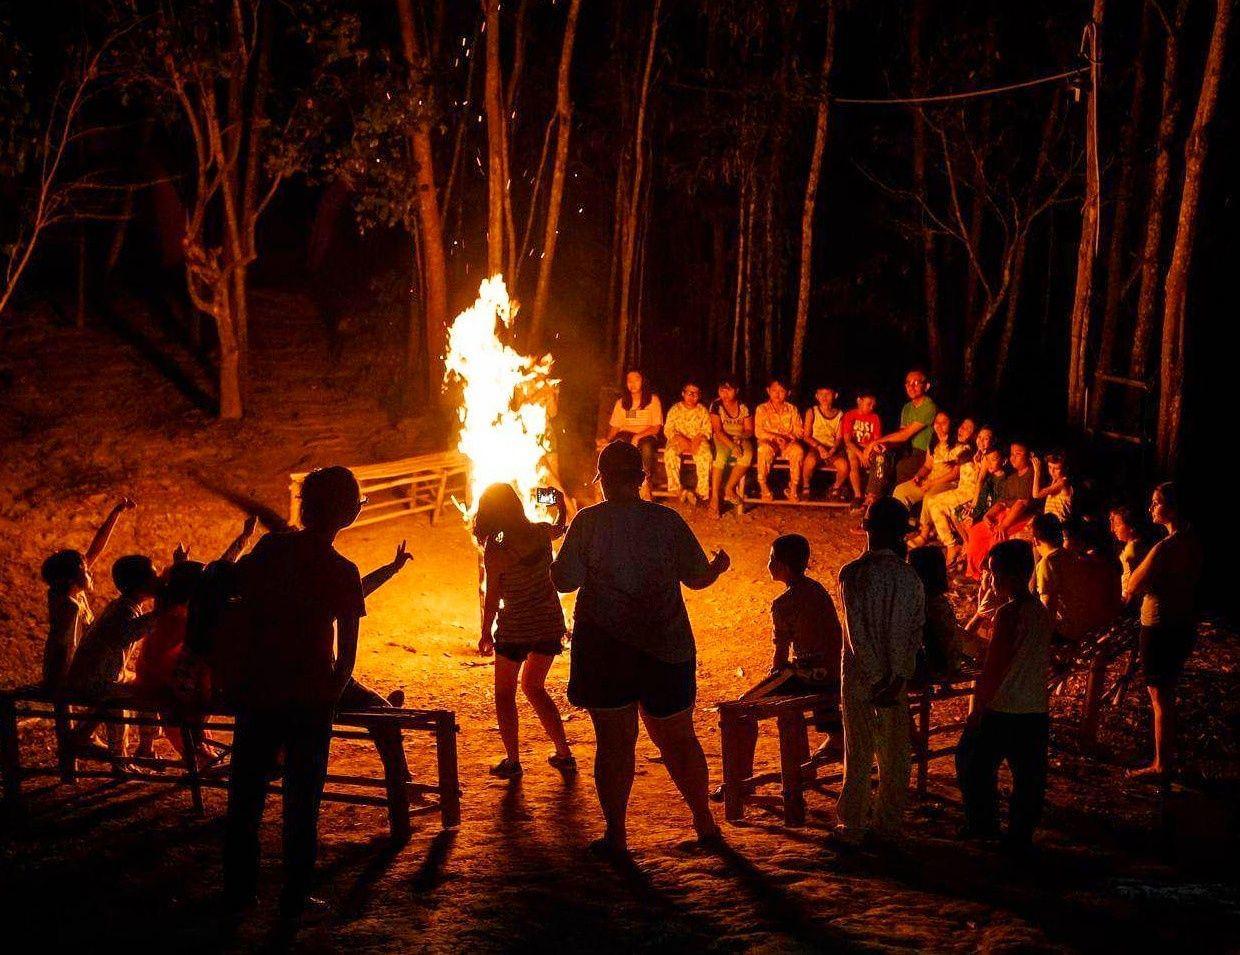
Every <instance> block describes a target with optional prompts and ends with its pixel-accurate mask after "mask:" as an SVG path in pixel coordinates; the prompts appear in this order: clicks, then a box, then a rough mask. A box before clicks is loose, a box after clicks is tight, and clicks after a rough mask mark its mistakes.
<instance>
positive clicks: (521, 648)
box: [495, 640, 564, 663]
mask: <svg viewBox="0 0 1240 955" xmlns="http://www.w3.org/2000/svg"><path fill="white" fill-rule="evenodd" d="M495 652H496V654H497V655H498V656H501V657H503V658H504V659H505V660H511V661H512V662H513V663H524V662H525V659H526V657H528V656H529V655H530V654H531V653H541V654H542V655H543V656H546V657H555V656H559V655H560V654H561V653H563V652H564V644H563V643H561V642H560V641H559V640H539V641H538V642H536V643H505V642H504V641H503V640H497V641H496V642H495Z"/></svg>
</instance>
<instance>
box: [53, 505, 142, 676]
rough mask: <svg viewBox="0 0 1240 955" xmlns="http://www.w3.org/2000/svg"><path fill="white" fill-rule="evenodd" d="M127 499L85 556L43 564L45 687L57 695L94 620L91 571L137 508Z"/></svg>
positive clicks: (71, 554)
mask: <svg viewBox="0 0 1240 955" xmlns="http://www.w3.org/2000/svg"><path fill="white" fill-rule="evenodd" d="M133 506H134V505H133V501H131V500H130V499H129V498H123V499H122V500H121V501H119V502H118V503H117V504H116V506H114V507H113V508H112V510H111V511H109V512H108V516H107V517H105V518H104V520H103V523H102V524H100V525H99V529H98V530H97V531H95V536H94V538H93V539H92V540H91V542H90V546H89V547H87V548H86V553H85V554H83V553H81V552H80V551H76V550H62V551H57V552H56V553H55V554H52V556H51V557H49V558H48V559H47V560H45V561H44V562H43V567H42V569H41V571H40V575H41V576H42V578H43V582H44V583H45V584H47V643H46V644H45V645H44V647H43V688H44V689H46V690H48V691H51V692H54V691H55V690H58V689H59V688H60V687H61V685H62V684H63V683H64V680H65V676H66V675H68V672H69V661H70V660H72V659H73V654H74V651H76V650H77V646H78V638H79V636H80V634H81V629H82V626H83V625H86V626H90V624H91V622H92V621H93V620H94V617H93V616H92V615H91V612H90V603H89V602H88V600H87V595H88V594H89V593H90V590H91V585H92V581H91V577H90V568H91V565H93V564H94V562H95V560H96V558H98V557H99V555H100V554H102V553H103V551H104V548H106V547H107V546H108V540H109V538H111V536H112V531H113V529H114V528H115V527H116V522H117V520H118V519H119V518H120V516H121V514H122V513H124V512H125V511H127V510H130V509H131V508H132V507H133Z"/></svg>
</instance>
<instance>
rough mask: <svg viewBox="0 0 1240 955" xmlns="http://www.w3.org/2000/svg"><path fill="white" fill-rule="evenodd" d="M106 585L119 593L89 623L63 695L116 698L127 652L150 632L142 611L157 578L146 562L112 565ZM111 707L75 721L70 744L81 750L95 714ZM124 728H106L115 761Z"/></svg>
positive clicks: (133, 559) (136, 559)
mask: <svg viewBox="0 0 1240 955" xmlns="http://www.w3.org/2000/svg"><path fill="white" fill-rule="evenodd" d="M112 582H113V583H114V584H115V585H116V589H117V590H118V591H119V592H120V596H118V597H117V598H116V599H115V600H113V601H112V602H111V603H110V604H108V606H107V607H105V608H104V610H103V612H102V613H101V614H99V616H98V617H97V618H95V622H94V623H92V624H91V625H90V627H89V629H87V631H86V633H85V634H84V635H83V636H82V642H81V643H80V644H78V648H77V652H76V653H74V654H73V661H72V662H71V663H70V664H69V672H68V673H67V674H66V676H65V681H64V687H65V689H66V691H68V692H69V693H72V694H75V695H77V696H83V697H87V698H90V699H95V700H99V701H100V702H101V703H105V702H107V700H108V699H109V698H110V697H115V696H118V695H119V694H118V693H117V691H118V690H119V689H120V687H121V674H122V673H123V672H124V670H125V660H126V658H127V657H128V655H129V648H130V647H132V646H133V645H134V644H135V643H137V642H138V641H139V640H140V639H142V637H144V636H146V634H147V633H149V632H150V630H151V628H152V627H153V626H154V625H155V621H156V615H155V614H154V613H150V612H145V610H144V608H145V606H146V604H147V601H149V600H152V599H153V598H154V597H155V595H156V594H157V593H158V592H159V574H158V572H157V571H156V570H155V565H154V564H153V563H151V559H150V558H149V557H143V556H141V555H138V554H130V555H129V556H127V557H122V558H120V559H119V560H117V561H116V563H114V564H113V565H112ZM115 709H116V708H115V707H106V706H105V707H101V708H100V709H99V710H97V711H95V713H94V714H92V715H93V716H94V717H95V718H93V719H92V718H91V716H88V717H87V718H86V719H84V720H82V721H80V722H79V723H78V725H77V726H76V728H75V730H74V737H73V743H74V745H77V746H81V745H84V744H85V743H87V742H88V741H89V740H90V737H91V735H92V734H93V733H94V731H95V728H96V727H97V726H98V725H99V720H98V718H97V717H98V715H99V714H101V713H103V712H107V711H109V710H115ZM125 736H126V733H125V727H124V726H111V725H109V726H108V749H109V751H110V752H111V754H112V755H113V756H115V757H123V756H124V755H125Z"/></svg>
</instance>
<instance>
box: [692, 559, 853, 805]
mask: <svg viewBox="0 0 1240 955" xmlns="http://www.w3.org/2000/svg"><path fill="white" fill-rule="evenodd" d="M809 556H810V551H809V541H808V540H806V539H805V538H804V537H802V536H801V535H800V534H784V535H783V536H782V537H777V538H775V541H774V542H773V543H772V544H771V555H770V558H769V560H768V561H767V565H766V566H767V571H768V572H769V573H770V575H771V579H772V580H774V581H777V582H778V583H781V584H783V585H784V591H783V593H781V594H780V595H779V596H778V597H776V598H775V600H774V601H773V602H772V603H771V636H772V640H773V642H774V644H775V652H774V656H773V657H772V659H771V669H770V672H769V673H767V675H766V676H765V677H763V678H762V679H761V680H759V681H758V682H757V683H756V684H754V685H753V686H751V687H750V688H749V689H748V690H746V691H745V692H744V693H742V694H741V697H740V698H741V699H742V700H761V699H766V698H767V697H772V696H802V695H805V694H811V693H836V692H838V691H839V688H840V650H841V647H842V646H843V631H842V629H841V627H840V618H839V616H838V614H836V612H835V603H834V601H832V599H831V594H829V593H828V592H827V589H826V588H825V587H824V586H823V585H822V584H820V583H819V582H818V581H816V580H814V578H812V577H810V576H808V575H807V574H806V572H805V571H806V569H807V568H808V567H809ZM814 723H815V725H816V726H817V728H818V729H820V730H823V731H825V732H827V733H829V734H830V735H829V736H828V738H827V740H826V741H825V742H824V743H823V745H822V747H820V749H819V752H820V753H824V752H832V753H840V754H842V753H843V740H842V739H841V738H840V719H839V711H838V707H836V706H834V705H833V706H831V707H830V708H829V709H824V710H823V711H821V712H816V713H815V714H814ZM737 732H738V735H737V737H736V748H735V750H734V751H733V752H734V753H735V754H736V756H737V759H738V763H737V766H738V768H739V771H740V774H741V776H742V777H748V776H752V775H753V755H754V749H755V748H756V746H757V743H758V723H757V721H756V720H744V721H742V722H740V723H739V724H738V727H737ZM711 798H712V799H714V800H716V801H718V800H721V799H722V798H723V787H722V786H720V787H718V788H717V789H715V791H714V792H713V793H712V794H711Z"/></svg>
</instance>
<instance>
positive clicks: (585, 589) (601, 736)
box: [551, 441, 729, 854]
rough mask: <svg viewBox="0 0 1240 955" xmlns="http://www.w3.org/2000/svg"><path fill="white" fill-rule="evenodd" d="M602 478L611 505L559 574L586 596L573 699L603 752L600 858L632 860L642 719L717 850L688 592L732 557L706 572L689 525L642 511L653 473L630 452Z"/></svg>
mask: <svg viewBox="0 0 1240 955" xmlns="http://www.w3.org/2000/svg"><path fill="white" fill-rule="evenodd" d="M598 473H599V479H600V480H601V481H602V484H603V497H604V498H605V500H604V501H603V503H601V504H596V505H594V506H593V507H587V508H586V509H584V510H583V511H581V512H580V513H579V514H578V515H577V517H576V519H575V520H574V521H573V523H572V524H571V525H570V526H569V528H568V534H567V535H566V536H565V538H564V544H563V546H562V547H561V548H560V553H559V556H558V557H557V558H556V560H555V563H554V564H552V567H551V577H552V580H553V581H554V582H555V585H556V588H557V589H558V590H560V591H561V592H567V591H570V590H578V589H580V591H581V592H580V594H578V596H577V605H576V609H575V612H574V619H573V644H572V656H571V664H570V673H569V683H568V698H569V701H570V702H572V704H573V705H574V706H580V707H584V708H585V709H587V710H589V711H590V719H591V720H592V721H593V723H594V732H595V736H596V737H597V741H598V749H597V751H596V752H595V757H594V782H595V786H596V787H597V789H598V798H599V803H600V804H601V805H602V809H603V817H604V819H605V821H606V826H607V828H606V831H605V832H604V834H603V838H602V839H600V840H597V841H596V842H595V843H593V844H592V849H594V850H596V851H601V852H604V853H611V854H620V853H625V852H627V832H626V816H627V812H628V803H629V792H630V790H631V789H632V788H633V773H634V752H635V748H636V745H637V717H638V713H639V712H640V714H641V718H642V722H643V723H644V724H645V726H646V732H647V733H649V734H650V738H651V740H653V741H654V744H655V745H656V746H657V747H658V748H659V752H660V753H661V754H662V756H663V763H664V765H665V766H666V767H667V771H668V773H669V774H670V775H671V777H672V782H674V783H675V784H676V788H677V789H679V790H680V794H681V795H682V796H683V797H684V799H685V802H687V803H688V804H689V809H690V810H691V811H692V813H693V827H694V829H696V830H697V834H698V838H699V839H703V840H705V839H713V838H717V837H718V834H719V827H718V826H717V825H716V824H715V820H714V817H713V816H712V815H711V811H710V802H709V800H708V776H707V769H706V756H705V754H703V752H702V746H701V744H700V743H699V742H698V738H697V734H696V732H695V731H694V728H693V704H694V700H695V698H696V695H697V673H696V647H695V646H694V642H693V630H692V627H691V626H690V623H689V612H688V610H687V609H686V608H685V601H684V597H683V596H682V594H681V591H680V585H681V584H684V585H685V586H686V587H691V588H693V589H695V590H700V589H703V588H706V587H709V586H710V585H711V584H713V583H714V582H715V581H716V580H717V579H718V578H719V576H720V575H721V574H722V573H723V572H724V571H726V570H727V569H728V566H729V561H728V556H727V554H725V553H724V552H723V551H720V552H718V553H717V554H715V556H714V558H713V559H711V560H707V558H706V554H705V552H703V550H702V545H701V544H699V543H698V542H697V538H695V537H694V536H693V531H691V530H690V529H689V525H688V524H686V523H685V521H684V518H682V517H681V516H680V515H679V514H677V513H676V512H675V511H673V510H671V509H670V508H666V507H662V506H661V505H658V504H652V503H649V502H646V501H643V500H641V498H640V496H639V492H640V488H641V486H642V481H643V480H644V479H645V472H644V471H643V468H642V457H641V452H640V451H638V449H637V448H636V447H634V446H633V445H632V444H629V443H627V442H624V441H613V442H611V443H610V444H609V445H607V447H605V448H603V450H602V451H601V452H600V453H599V456H598Z"/></svg>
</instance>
